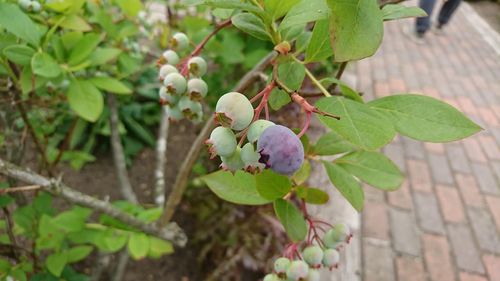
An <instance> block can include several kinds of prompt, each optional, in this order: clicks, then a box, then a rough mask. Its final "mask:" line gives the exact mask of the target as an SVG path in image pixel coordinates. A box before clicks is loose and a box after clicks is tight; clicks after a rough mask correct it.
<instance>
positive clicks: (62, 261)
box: [45, 253, 68, 277]
mask: <svg viewBox="0 0 500 281" xmlns="http://www.w3.org/2000/svg"><path fill="white" fill-rule="evenodd" d="M67 260H68V257H67V256H66V253H54V254H52V255H50V256H48V257H47V259H46V261H45V265H46V266H47V269H48V270H49V272H50V273H52V274H54V276H57V277H59V276H61V273H62V271H63V269H64V267H65V266H66V263H67Z"/></svg>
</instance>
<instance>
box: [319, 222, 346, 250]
mask: <svg viewBox="0 0 500 281" xmlns="http://www.w3.org/2000/svg"><path fill="white" fill-rule="evenodd" d="M350 236H351V231H350V229H349V227H348V226H347V225H346V224H344V223H338V224H335V225H334V226H333V227H332V228H331V229H330V230H329V231H328V232H326V234H325V236H324V237H323V242H324V243H325V246H326V247H328V248H330V249H335V248H337V247H338V246H340V245H342V243H344V242H347V241H348V240H349V238H350Z"/></svg>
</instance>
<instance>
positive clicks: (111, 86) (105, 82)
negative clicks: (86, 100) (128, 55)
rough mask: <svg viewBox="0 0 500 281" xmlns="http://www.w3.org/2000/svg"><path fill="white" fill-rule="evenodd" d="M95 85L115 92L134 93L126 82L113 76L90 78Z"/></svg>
mask: <svg viewBox="0 0 500 281" xmlns="http://www.w3.org/2000/svg"><path fill="white" fill-rule="evenodd" d="M89 81H90V82H91V83H92V84H94V86H96V87H97V88H99V89H101V90H105V91H108V92H111V93H114V94H124V95H128V94H131V93H132V90H130V89H129V88H128V87H127V86H126V85H125V84H123V83H122V82H120V81H119V80H117V79H114V78H111V77H94V78H91V79H90V80H89Z"/></svg>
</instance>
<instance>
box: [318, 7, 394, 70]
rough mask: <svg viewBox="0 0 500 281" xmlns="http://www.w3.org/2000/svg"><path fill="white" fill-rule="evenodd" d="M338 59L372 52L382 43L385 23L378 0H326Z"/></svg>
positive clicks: (369, 54) (349, 59) (347, 59)
mask: <svg viewBox="0 0 500 281" xmlns="http://www.w3.org/2000/svg"><path fill="white" fill-rule="evenodd" d="M327 2H328V6H329V7H330V10H331V16H330V40H331V45H332V47H333V52H334V54H335V61H337V62H344V61H351V60H359V59H362V58H366V57H369V56H372V55H373V54H375V52H376V51H377V49H378V47H379V46H380V44H381V43H382V37H383V34H384V26H383V20H382V12H381V11H380V8H379V6H378V1H377V0H350V1H338V0H327Z"/></svg>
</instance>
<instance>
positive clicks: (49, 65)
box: [31, 53, 61, 78]
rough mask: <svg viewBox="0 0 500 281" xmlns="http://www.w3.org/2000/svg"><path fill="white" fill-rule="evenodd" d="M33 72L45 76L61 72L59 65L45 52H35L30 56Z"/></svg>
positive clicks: (56, 74) (54, 75)
mask: <svg viewBox="0 0 500 281" xmlns="http://www.w3.org/2000/svg"><path fill="white" fill-rule="evenodd" d="M31 68H32V69H33V73H35V74H36V75H38V76H42V77H46V78H54V77H57V76H59V74H61V67H60V66H59V64H57V62H56V61H55V60H54V59H53V58H52V57H51V56H50V55H49V54H47V53H36V54H35V55H34V56H33V58H31Z"/></svg>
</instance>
